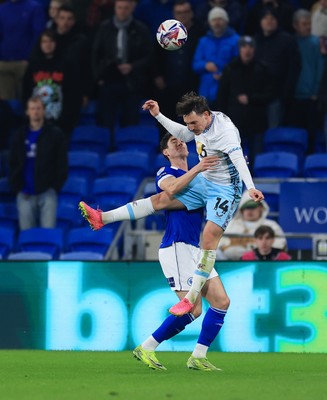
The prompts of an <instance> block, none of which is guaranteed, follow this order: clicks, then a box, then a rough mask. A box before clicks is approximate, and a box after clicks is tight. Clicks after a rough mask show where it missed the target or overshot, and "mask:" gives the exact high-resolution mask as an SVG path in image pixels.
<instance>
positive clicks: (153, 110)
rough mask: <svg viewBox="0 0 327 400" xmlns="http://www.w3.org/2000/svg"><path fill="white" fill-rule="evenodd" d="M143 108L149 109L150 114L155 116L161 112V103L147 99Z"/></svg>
mask: <svg viewBox="0 0 327 400" xmlns="http://www.w3.org/2000/svg"><path fill="white" fill-rule="evenodd" d="M142 109H143V110H144V111H145V110H149V111H150V114H151V115H152V116H153V117H155V116H156V115H158V114H159V113H160V109H159V104H158V103H157V102H156V101H154V100H147V101H146V102H145V103H144V104H143V106H142Z"/></svg>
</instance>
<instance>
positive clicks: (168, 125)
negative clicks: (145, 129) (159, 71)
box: [142, 100, 194, 142]
mask: <svg viewBox="0 0 327 400" xmlns="http://www.w3.org/2000/svg"><path fill="white" fill-rule="evenodd" d="M142 109H143V110H149V112H150V114H151V115H152V116H153V117H154V118H156V119H157V121H158V122H159V123H160V124H161V125H162V126H163V127H164V128H165V129H166V130H167V131H168V132H169V133H171V134H172V135H173V136H175V137H177V138H179V139H181V140H183V141H184V142H190V141H191V140H193V139H194V134H193V133H192V132H191V131H189V130H188V128H187V127H186V126H185V125H182V124H180V123H178V122H175V121H172V120H171V119H169V118H167V117H166V116H165V115H163V114H161V112H160V108H159V104H158V102H156V101H155V100H147V101H146V102H145V103H144V104H143V106H142Z"/></svg>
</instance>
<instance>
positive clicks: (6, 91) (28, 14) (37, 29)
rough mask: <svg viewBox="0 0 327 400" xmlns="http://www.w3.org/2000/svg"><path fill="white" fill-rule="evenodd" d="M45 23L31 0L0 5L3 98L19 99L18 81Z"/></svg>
mask: <svg viewBox="0 0 327 400" xmlns="http://www.w3.org/2000/svg"><path fill="white" fill-rule="evenodd" d="M45 24H46V17H45V12H44V9H43V7H42V5H41V4H40V3H38V2H37V1H34V0H9V1H7V2H5V3H3V4H1V5H0V87H1V94H2V97H3V98H4V99H11V98H19V97H20V95H21V80H22V77H23V75H24V72H25V68H26V66H27V59H28V56H29V54H30V52H31V50H32V47H33V45H34V43H35V42H36V40H37V38H38V37H39V35H40V34H41V32H42V31H43V29H44V27H45Z"/></svg>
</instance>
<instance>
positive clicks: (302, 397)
mask: <svg viewBox="0 0 327 400" xmlns="http://www.w3.org/2000/svg"><path fill="white" fill-rule="evenodd" d="M157 355H158V358H159V360H160V361H161V362H162V363H163V364H164V365H165V366H166V367H167V369H168V370H167V371H153V370H150V369H149V368H147V367H146V366H144V365H143V364H142V363H141V362H139V361H137V360H136V359H134V358H133V357H132V354H131V352H127V351H124V352H86V351H85V352H84V351H81V352H67V351H62V352H55V351H34V350H31V351H26V350H2V351H0V399H2V400H54V399H55V400H66V399H67V400H102V399H103V400H108V399H109V400H110V399H114V400H141V399H142V400H174V399H176V400H184V399H187V400H189V399H192V400H193V399H194V400H279V399H285V400H323V399H327V354H281V353H216V352H211V353H209V360H210V361H211V362H212V363H214V364H215V365H216V366H218V367H220V368H222V369H223V371H222V372H200V371H191V370H188V369H187V368H186V360H187V358H188V357H189V353H171V352H169V353H168V352H158V353H157Z"/></svg>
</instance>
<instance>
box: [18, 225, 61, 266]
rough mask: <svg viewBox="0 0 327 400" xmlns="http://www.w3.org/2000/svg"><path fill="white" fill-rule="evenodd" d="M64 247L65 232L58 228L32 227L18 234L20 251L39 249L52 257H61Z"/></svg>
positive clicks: (38, 250)
mask: <svg viewBox="0 0 327 400" xmlns="http://www.w3.org/2000/svg"><path fill="white" fill-rule="evenodd" d="M62 247H63V232H62V230H61V229H58V228H31V229H26V230H24V231H21V232H20V233H19V235H18V240H17V249H18V250H19V251H27V252H28V251H37V252H42V253H47V254H49V255H50V256H51V258H53V259H54V258H57V257H59V254H60V252H61V249H62Z"/></svg>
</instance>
